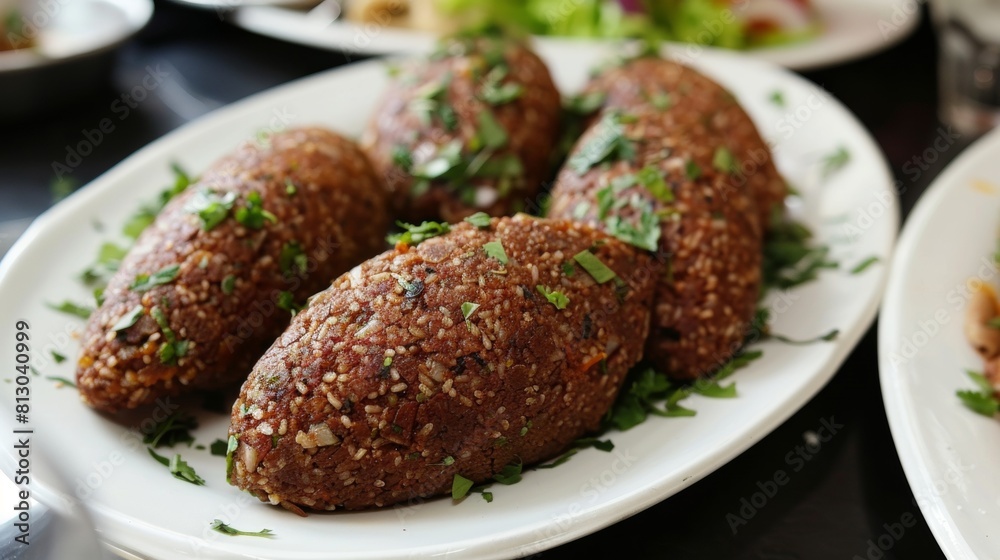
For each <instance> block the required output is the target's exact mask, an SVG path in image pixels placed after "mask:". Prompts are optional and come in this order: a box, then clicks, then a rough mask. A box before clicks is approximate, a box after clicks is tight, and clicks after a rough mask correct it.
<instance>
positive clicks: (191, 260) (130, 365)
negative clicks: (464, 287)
mask: <svg viewBox="0 0 1000 560" xmlns="http://www.w3.org/2000/svg"><path fill="white" fill-rule="evenodd" d="M388 223H389V217H388V210H387V197H386V194H385V192H384V189H383V188H382V187H381V186H380V185H379V183H378V179H377V177H376V176H375V174H374V172H373V170H372V167H371V165H370V163H369V162H368V160H367V158H366V156H365V155H364V153H362V152H361V150H360V149H359V148H358V147H357V146H356V145H355V144H354V143H352V142H351V141H349V140H347V139H345V138H342V137H340V136H338V135H337V134H335V133H333V132H330V131H327V130H324V129H320V128H301V129H293V130H289V131H286V132H281V133H277V134H274V135H272V136H271V137H270V138H269V139H267V140H266V141H262V142H256V141H255V142H248V143H246V144H244V145H243V146H241V147H239V148H238V149H237V150H236V151H235V152H234V153H233V154H231V155H229V156H227V157H225V158H223V159H221V160H220V161H218V162H217V163H215V164H214V165H213V166H212V167H211V168H210V169H208V170H207V171H206V172H205V173H204V175H203V176H202V177H201V179H200V180H198V181H197V182H196V183H195V184H192V185H191V186H190V187H188V188H187V190H186V191H184V192H183V193H181V194H180V195H178V196H176V197H175V198H174V199H173V200H171V201H170V202H169V203H168V204H167V206H166V207H165V208H164V209H163V211H162V212H161V213H160V214H159V216H158V217H157V218H156V220H155V221H154V222H153V223H152V224H151V225H150V226H149V227H148V228H146V230H145V231H144V232H143V233H142V235H140V237H139V238H138V240H137V241H136V243H135V245H134V246H133V247H132V249H131V250H130V251H129V253H128V255H127V256H126V257H125V259H124V260H123V262H122V263H121V266H120V268H119V270H118V271H117V272H116V273H115V274H114V276H113V277H112V278H111V279H110V281H109V283H108V285H107V288H106V289H105V290H104V295H103V297H104V302H103V304H102V305H101V306H100V307H99V308H98V309H97V311H95V312H94V313H93V314H92V315H91V317H90V320H89V321H88V323H87V327H86V330H85V334H84V337H83V341H82V342H83V349H82V353H81V355H80V358H79V362H78V369H77V374H76V375H77V386H78V387H79V389H80V395H81V397H82V399H83V401H84V402H85V403H87V404H88V405H90V406H92V407H94V408H96V409H99V410H102V411H107V412H114V411H117V410H120V409H130V408H136V407H139V406H141V405H144V404H147V403H150V402H153V401H154V400H155V399H156V398H158V397H160V396H164V395H176V394H180V393H183V392H187V391H190V390H192V389H196V388H215V387H221V386H225V385H227V384H234V383H238V382H239V381H241V380H243V379H245V378H246V374H247V372H248V371H249V370H250V368H251V367H252V366H253V364H254V362H256V360H257V358H259V357H260V355H261V354H263V353H264V351H265V350H266V349H267V347H268V346H269V345H270V344H271V343H272V342H273V341H274V338H275V337H276V336H278V335H279V334H280V333H281V332H282V330H283V329H284V328H285V326H287V324H288V320H289V310H293V309H294V308H295V306H296V305H301V304H302V303H303V302H305V300H306V298H308V297H309V296H310V295H312V294H314V293H315V292H317V291H319V290H322V289H323V288H325V287H327V286H328V285H329V283H330V281H331V279H332V278H335V277H337V276H338V275H339V274H342V273H343V272H344V271H346V270H349V269H350V268H351V267H352V266H354V265H356V264H357V263H359V262H361V261H363V260H364V259H366V258H368V257H370V256H372V255H374V254H376V253H377V252H378V251H380V250H381V249H382V248H384V244H383V235H384V234H385V231H386V229H387V227H388Z"/></svg>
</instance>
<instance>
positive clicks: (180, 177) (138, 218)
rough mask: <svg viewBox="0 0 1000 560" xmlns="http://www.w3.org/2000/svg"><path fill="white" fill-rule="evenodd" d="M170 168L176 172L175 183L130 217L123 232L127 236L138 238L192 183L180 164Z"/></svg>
mask: <svg viewBox="0 0 1000 560" xmlns="http://www.w3.org/2000/svg"><path fill="white" fill-rule="evenodd" d="M170 169H171V171H173V173H174V184H173V185H172V186H170V187H167V188H166V189H164V190H163V191H161V192H160V195H159V196H158V197H157V198H156V200H154V201H153V202H152V203H150V204H145V205H143V206H142V207H141V208H140V209H139V211H138V212H136V213H135V214H134V215H133V216H132V217H131V218H129V220H128V221H127V222H126V223H125V226H124V227H123V228H122V233H124V234H125V235H126V236H127V237H130V238H132V239H136V238H138V237H139V234H140V233H142V232H143V230H145V229H146V228H147V227H149V224H151V223H153V220H155V219H156V216H157V214H159V213H160V211H161V210H163V207H164V206H166V205H167V203H168V202H170V200H171V199H173V198H174V197H175V196H177V195H179V194H180V193H182V192H184V191H185V190H186V189H187V188H188V186H189V185H190V184H191V182H192V178H191V177H190V176H189V175H188V174H187V173H186V172H185V171H184V169H182V168H181V166H180V165H178V164H176V163H172V164H170Z"/></svg>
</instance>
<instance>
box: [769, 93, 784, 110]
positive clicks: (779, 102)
mask: <svg viewBox="0 0 1000 560" xmlns="http://www.w3.org/2000/svg"><path fill="white" fill-rule="evenodd" d="M767 99H768V101H770V102H771V103H773V104H774V105H775V106H777V107H784V106H785V94H784V93H783V92H782V91H781V90H777V89H776V90H774V91H772V92H771V95H770V96H768V98H767Z"/></svg>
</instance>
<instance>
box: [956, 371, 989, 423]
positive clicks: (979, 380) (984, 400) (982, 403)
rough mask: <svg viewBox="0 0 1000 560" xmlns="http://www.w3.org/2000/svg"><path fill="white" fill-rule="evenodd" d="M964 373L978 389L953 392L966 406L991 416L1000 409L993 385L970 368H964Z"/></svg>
mask: <svg viewBox="0 0 1000 560" xmlns="http://www.w3.org/2000/svg"><path fill="white" fill-rule="evenodd" d="M965 373H966V374H967V375H968V376H969V378H970V379H972V381H974V382H975V383H976V386H977V387H978V390H968V389H966V390H959V391H957V392H956V393H955V394H956V395H958V398H959V399H961V400H962V404H964V405H965V406H967V407H968V408H970V409H972V410H973V411H975V412H977V413H979V414H982V415H983V416H989V417H991V418H992V417H993V416H995V415H996V413H997V412H998V411H1000V400H998V399H997V397H996V393H995V392H994V390H993V386H992V385H990V382H989V380H988V379H986V376H984V375H983V374H981V373H977V372H975V371H971V370H965Z"/></svg>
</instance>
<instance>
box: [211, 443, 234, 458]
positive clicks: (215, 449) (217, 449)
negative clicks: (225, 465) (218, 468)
mask: <svg viewBox="0 0 1000 560" xmlns="http://www.w3.org/2000/svg"><path fill="white" fill-rule="evenodd" d="M228 447H229V443H228V442H227V441H226V440H223V439H217V440H215V441H213V442H212V444H211V445H209V446H208V451H209V453H211V454H212V455H216V456H218V457H225V456H226V450H227V448H228Z"/></svg>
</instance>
